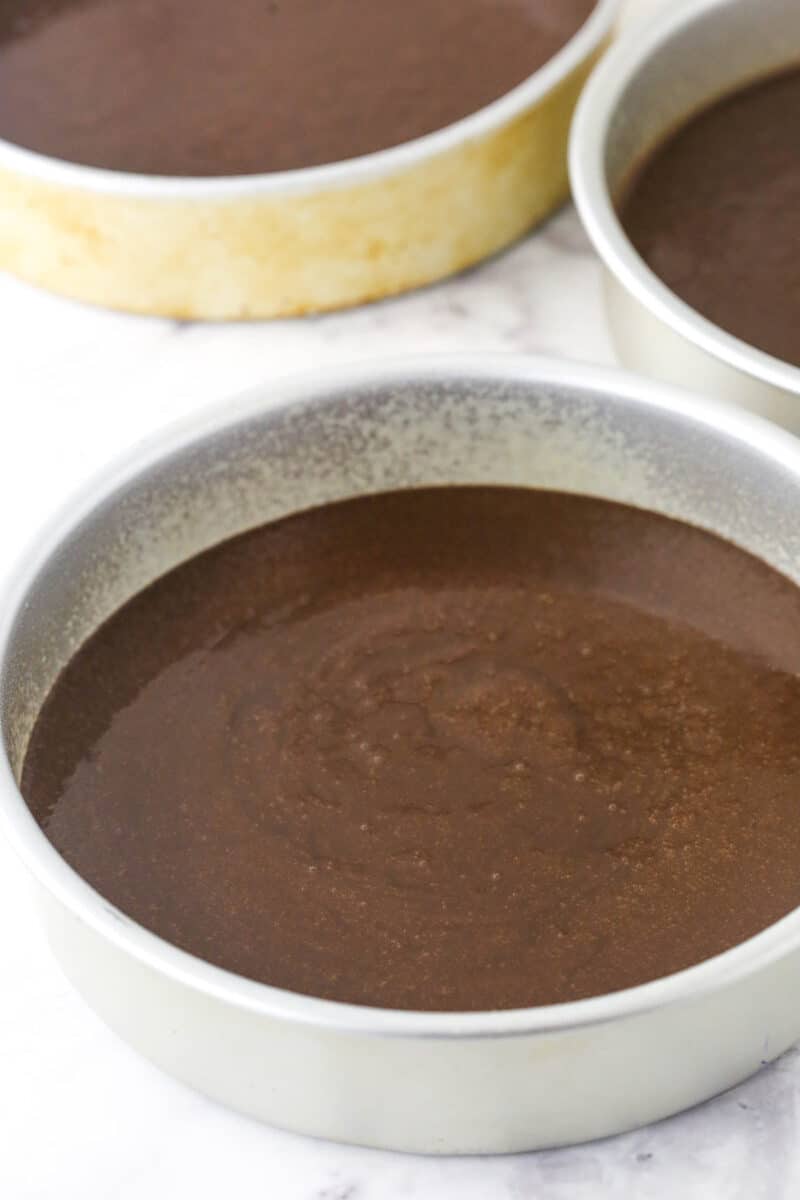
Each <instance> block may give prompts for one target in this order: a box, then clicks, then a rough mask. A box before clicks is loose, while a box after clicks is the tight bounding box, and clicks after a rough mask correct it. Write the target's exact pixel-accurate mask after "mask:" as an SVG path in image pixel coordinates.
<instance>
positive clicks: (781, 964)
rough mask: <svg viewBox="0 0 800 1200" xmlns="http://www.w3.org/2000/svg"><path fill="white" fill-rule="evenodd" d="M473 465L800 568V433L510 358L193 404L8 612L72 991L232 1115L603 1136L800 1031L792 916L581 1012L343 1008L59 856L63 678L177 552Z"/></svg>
mask: <svg viewBox="0 0 800 1200" xmlns="http://www.w3.org/2000/svg"><path fill="white" fill-rule="evenodd" d="M465 483H473V484H477V483H481V484H514V485H522V486H530V487H545V488H556V489H562V490H565V491H568V492H575V493H586V494H590V495H593V496H600V497H608V498H611V499H613V500H617V501H623V502H626V503H630V504H633V505H637V506H640V507H644V508H647V509H650V510H652V511H656V512H660V513H665V514H668V515H669V516H672V517H676V518H680V519H682V520H686V521H689V522H691V523H694V524H696V525H698V526H701V527H703V528H705V529H708V530H712V531H714V532H716V533H718V534H721V535H722V536H724V537H726V538H728V539H731V540H732V541H733V542H736V543H738V544H739V545H741V546H743V547H745V548H746V549H748V550H750V551H752V552H753V553H755V554H757V555H759V556H761V557H762V558H763V559H764V560H765V561H767V562H769V563H771V564H773V565H774V566H775V567H777V568H778V569H780V570H781V571H783V572H784V573H786V574H787V575H788V576H790V577H791V578H793V579H794V580H795V581H797V582H800V444H798V443H796V442H795V440H794V439H793V438H791V437H790V436H789V435H788V434H786V433H785V432H783V431H782V430H779V429H778V428H776V427H774V426H772V425H770V424H769V423H768V422H763V421H760V420H759V419H758V418H756V417H753V416H751V415H749V414H747V413H742V412H738V411H737V410H736V409H734V408H732V407H730V406H725V405H717V404H713V403H711V402H708V401H705V400H703V399H700V398H695V397H692V396H688V395H686V396H684V395H683V394H682V393H679V392H677V391H672V390H669V389H666V388H663V387H661V386H659V385H655V384H649V383H647V382H644V381H642V380H639V379H636V378H634V377H629V376H625V375H622V374H617V373H615V372H611V371H606V372H604V371H601V370H598V369H596V368H590V367H581V366H576V365H572V364H567V363H549V362H546V361H537V360H531V359H516V358H514V357H511V356H508V357H506V356H503V357H498V358H496V359H494V358H491V357H489V358H488V359H487V358H480V359H474V360H471V359H468V358H467V359H457V360H453V361H443V362H442V361H439V360H433V361H430V362H427V361H425V360H420V361H419V363H418V364H413V363H412V364H411V365H409V364H407V363H406V364H404V365H401V366H397V367H386V368H384V369H382V370H376V369H375V368H374V367H370V368H366V367H365V368H363V369H350V370H348V371H341V372H339V373H335V374H326V375H325V376H320V377H318V378H311V379H308V380H305V381H300V382H291V383H290V382H282V383H280V384H275V385H270V386H269V387H265V388H264V389H262V390H261V391H260V392H257V393H255V394H252V395H250V396H248V397H245V398H244V399H242V400H240V401H239V402H235V403H233V404H228V405H226V406H225V407H224V408H217V409H216V410H214V411H211V412H210V413H204V414H203V415H195V416H193V417H192V418H191V419H189V420H188V421H185V422H184V423H183V424H181V425H178V426H176V427H174V428H173V429H172V430H171V431H169V432H168V433H167V434H165V435H160V436H159V438H158V440H157V441H153V442H150V443H149V444H145V445H143V446H141V447H139V448H137V449H136V450H134V451H132V452H130V453H129V454H128V455H127V457H126V458H124V459H123V460H122V461H120V462H119V463H117V465H116V466H114V467H113V468H112V469H111V470H109V471H108V472H107V473H106V474H104V475H103V476H102V477H101V478H99V479H97V480H95V482H93V483H92V484H91V486H90V487H89V488H88V489H87V490H86V491H85V492H84V493H83V494H82V495H81V496H80V497H78V498H77V499H75V500H73V501H72V502H71V503H70V504H69V505H67V506H66V507H65V508H64V509H63V511H61V512H60V513H59V515H58V517H57V519H56V520H55V522H54V523H53V524H52V526H51V527H50V528H49V529H48V530H46V531H45V532H43V533H42V535H41V536H40V537H38V538H37V540H36V543H35V547H34V549H33V551H32V552H31V554H30V556H29V557H28V559H27V561H26V562H25V563H24V564H23V565H22V566H21V567H20V568H19V569H18V570H17V572H16V575H15V578H14V579H13V583H12V585H11V593H10V595H9V596H8V597H7V599H6V603H5V605H4V611H3V613H2V620H0V735H1V736H2V754H1V755H0V824H2V825H3V826H4V827H5V828H6V830H7V832H8V833H9V834H10V837H11V839H12V841H13V843H14V845H15V846H16V848H17V850H18V851H19V853H20V854H21V855H22V857H23V859H24V860H25V862H26V863H27V865H28V867H29V868H30V871H31V873H32V875H33V876H34V878H35V881H36V885H37V887H36V893H37V895H38V899H39V903H40V906H41V911H42V915H43V918H44V923H45V926H46V929H47V933H48V936H49V940H50V942H51V944H52V948H53V951H54V953H55V955H56V957H57V958H58V960H59V961H60V963H61V965H62V967H63V969H64V971H65V972H66V974H67V976H68V977H69V979H70V980H71V981H72V982H73V984H74V985H75V987H76V988H77V989H78V991H79V992H81V993H82V994H83V995H84V997H85V998H86V1000H87V1001H88V1002H89V1004H90V1005H91V1006H92V1007H93V1008H94V1009H95V1010H96V1011H97V1013H98V1014H99V1015H100V1016H101V1017H102V1018H103V1019H104V1020H105V1021H106V1022H107V1023H108V1024H109V1025H110V1026H111V1027H112V1028H113V1029H115V1030H116V1031H117V1032H118V1033H119V1034H120V1035H121V1036H122V1037H123V1038H124V1039H125V1040H126V1041H128V1042H130V1044H131V1045H133V1046H134V1047H136V1048H137V1049H138V1050H139V1051H141V1052H142V1053H143V1054H144V1055H146V1056H147V1057H148V1058H150V1059H151V1060H152V1061H153V1062H155V1063H157V1064H158V1065H160V1066H161V1067H163V1068H164V1070H166V1071H168V1072H170V1073H172V1074H173V1075H176V1076H177V1077H178V1078H180V1079H182V1080H184V1081H185V1082H187V1083H189V1084H191V1085H193V1086H194V1087H196V1088H198V1089H200V1090H201V1091H203V1092H205V1093H207V1094H208V1095H209V1096H212V1097H215V1098H216V1099H218V1100H220V1101H222V1102H224V1103H225V1104H228V1105H230V1106H232V1107H233V1108H236V1109H239V1110H240V1111H242V1112H245V1113H248V1114H251V1115H252V1116H255V1117H258V1118H260V1119H262V1120H264V1121H268V1122H270V1123H273V1124H275V1125H279V1126H283V1127H285V1128H288V1129H292V1130H296V1131H302V1132H305V1133H309V1134H315V1135H318V1136H321V1137H326V1138H333V1139H337V1140H341V1141H347V1142H355V1143H361V1144H364V1145H369V1146H379V1147H390V1148H396V1149H401V1150H408V1151H422V1152H430V1153H489V1152H504V1151H519V1150H527V1149H531V1148H535V1147H542V1146H554V1145H558V1144H561V1143H567V1142H578V1141H583V1140H586V1139H590V1138H598V1137H603V1136H605V1135H608V1134H613V1133H617V1132H620V1131H622V1130H625V1129H630V1128H631V1127H633V1126H637V1125H641V1124H644V1123H646V1122H650V1121H653V1120H655V1119H657V1118H659V1117H664V1116H666V1115H668V1114H670V1113H674V1112H676V1111H677V1110H679V1109H682V1108H685V1107H686V1106H688V1105H691V1104H694V1103H696V1102H697V1101H699V1100H703V1099H705V1098H706V1097H708V1096H711V1095H713V1094H714V1093H716V1092H719V1091H721V1090H722V1089H724V1088H727V1087H730V1086H731V1085H732V1084H734V1083H737V1082H738V1081H739V1080H741V1079H743V1078H744V1077H745V1076H747V1075H749V1074H750V1073H751V1072H753V1071H755V1070H757V1069H758V1067H759V1066H760V1065H762V1064H763V1063H764V1062H766V1061H768V1060H770V1059H772V1058H774V1057H775V1056H776V1055H778V1054H780V1053H781V1052H782V1051H783V1050H785V1049H786V1048H787V1047H788V1046H789V1045H790V1044H791V1043H792V1042H794V1041H795V1040H796V1039H797V1038H798V1037H800V910H798V911H794V912H793V913H791V914H790V915H788V916H787V917H785V918H784V919H783V920H781V921H780V922H778V923H777V924H775V925H773V926H771V927H770V928H768V929H766V930H765V931H764V932H762V933H760V934H758V935H757V936H756V937H754V938H752V939H751V940H749V941H747V942H745V943H742V944H741V945H739V946H736V947H735V948H733V949H731V950H729V951H727V952H726V953H724V954H721V955H720V956H718V957H716V958H714V959H709V960H707V961H705V962H703V963H701V964H699V965H697V966H695V967H692V968H691V969H689V970H686V971H682V972H680V973H679V974H675V975H672V976H670V977H668V978H663V979H659V980H657V981H655V982H652V983H648V984H646V985H644V986H641V987H636V988H633V989H630V990H626V991H621V992H617V993H615V994H612V995H604V996H598V997H595V998H591V999H586V1000H580V1001H577V1002H573V1003H568V1004H557V1005H553V1006H549V1007H541V1008H529V1009H524V1010H516V1011H505V1012H504V1011H498V1012H474V1013H455V1012H454V1013H424V1012H402V1011H391V1010H387V1009H377V1008H368V1007H359V1006H353V1005H346V1004H340V1003H334V1002H331V1001H325V1000H320V999H315V998H313V997H309V996H304V995H298V994H294V993H290V992H287V991H283V990H279V989H277V988H272V987H268V986H265V985H263V984H260V983H255V982H252V981H249V980H247V979H244V978H241V977H238V976H236V975H233V974H230V973H228V972H226V971H224V970H221V969H220V968H218V967H214V966H211V965H209V964H208V963H206V962H203V961H201V960H200V959H198V958H195V957H192V956H190V955H189V954H187V953H185V952H183V951H181V950H179V949H177V948H175V947H174V946H172V945H170V944H168V943H167V942H165V941H163V940H161V939H160V938H159V937H157V936H155V935H154V934H152V933H150V932H148V931H146V930H145V929H143V928H142V927H141V926H139V925H137V924H136V923H135V922H134V921H132V920H131V919H130V918H128V917H127V916H125V915H124V914H123V913H122V912H120V911H118V910H117V909H116V908H114V907H113V906H111V905H110V904H109V903H108V902H107V901H105V900H104V899H103V898H102V897H101V896H100V895H99V894H98V893H97V892H95V891H94V890H93V889H92V888H91V887H90V886H89V885H88V884H87V883H85V882H84V881H83V880H82V879H81V878H80V877H79V876H78V875H77V874H75V873H74V872H73V870H72V869H71V868H70V867H69V866H68V865H67V864H66V862H65V861H64V860H63V859H62V858H61V857H60V856H59V854H58V853H57V852H56V850H55V849H54V848H53V847H52V846H51V844H50V842H49V841H48V840H47V838H46V837H45V836H44V834H43V833H42V831H41V829H40V828H39V826H38V824H37V823H36V821H35V820H34V819H33V817H32V816H31V814H30V812H29V810H28V808H27V807H26V805H25V803H24V801H23V799H22V797H21V795H20V792H19V790H18V779H19V775H20V767H21V763H22V760H23V756H24V753H25V747H26V743H27V740H28V737H29V734H30V731H31V727H32V723H33V722H34V720H35V718H36V715H37V713H38V711H39V709H40V706H41V704H42V701H43V699H44V697H45V695H46V693H47V692H48V690H49V688H50V686H51V684H52V683H53V680H54V678H55V676H56V674H57V673H58V672H59V670H60V669H61V668H62V667H63V666H64V664H65V663H66V662H67V660H68V659H69V658H70V656H71V655H72V654H73V652H74V651H75V650H76V649H77V647H78V646H79V645H80V644H81V643H82V642H83V640H84V639H85V638H86V637H87V636H88V635H89V634H90V633H91V632H92V631H93V630H94V629H95V628H96V627H97V625H98V624H99V623H100V622H101V621H103V619H104V618H106V617H107V616H108V615H109V614H110V613H111V612H112V611H113V610H115V609H116V608H117V607H118V606H119V605H121V604H122V603H123V602H124V601H125V600H127V599H128V598H129V597H130V596H131V595H132V594H134V593H135V592H136V591H138V590H139V589H141V588H142V587H144V586H145V585H146V584H147V583H149V582H150V581H152V580H153V579H154V578H156V577H157V576H159V575H160V574H162V573H163V572H165V571H166V570H168V569H169V568H171V567H173V566H174V565H176V564H177V563H179V562H181V561H183V560H185V559H187V558H189V557H190V556H192V555H195V554H197V553H198V552H200V551H202V550H203V549H205V548H207V547H208V546H210V545H212V544H214V543H217V542H219V541H220V540H221V539H224V538H227V537H230V536H231V535H234V534H236V533H239V532H241V531H243V530H245V529H247V528H250V527H253V526H255V525H257V524H259V523H261V522H263V521H268V520H271V519H274V518H277V517H280V516H282V515H285V514H287V513H290V512H295V511H299V510H301V509H303V508H306V507H309V506H313V505H319V504H322V503H325V502H329V501H334V500H339V499H343V498H345V497H350V496H356V495H361V494H367V493H375V492H380V491H384V490H387V489H396V488H407V487H412V486H416V485H436V484H465ZM43 1036H46V1033H45V1034H44V1035H43Z"/></svg>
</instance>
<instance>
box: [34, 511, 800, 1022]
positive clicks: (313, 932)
mask: <svg viewBox="0 0 800 1200" xmlns="http://www.w3.org/2000/svg"><path fill="white" fill-rule="evenodd" d="M798 672H800V592H798V589H797V588H796V587H795V586H794V585H792V584H791V583H789V582H788V581H787V580H786V579H784V578H783V577H782V576H780V575H778V574H776V573H775V572H773V571H772V570H770V569H769V568H767V567H766V566H765V565H763V564H762V563H760V562H759V561H757V560H756V559H754V558H751V557H749V556H748V555H746V554H744V553H743V552H741V551H739V550H737V549H735V548H734V547H733V546H730V545H728V544H726V543H725V542H723V541H721V540H718V539H717V538H715V537H712V536H710V535H707V534H705V533H702V532H699V531H697V530H695V529H692V528H689V527H688V526H685V525H682V524H678V523H676V522H672V521H669V520H666V519H663V518H660V517H656V516H654V515H652V514H649V513H646V512H641V511H637V510H634V509H631V508H626V507H623V506H619V505H615V504H611V503H606V502H603V501H599V500H592V499H582V498H574V497H568V496H564V495H559V494H553V493H547V492H535V491H527V490H516V489H492V488H452V489H438V490H436V489H434V490H428V491H418V492H405V493H395V494H390V495H385V496H381V497H373V498H370V499H361V500H356V501H351V502H348V503H343V504H339V505H333V506H330V507H327V508H323V509H318V510H316V511H312V512H309V513H306V514H305V515H300V516H296V517H293V518H289V519H286V520H284V521H281V522H278V523H276V524H273V525H268V526H265V527H263V528H261V529H258V530H256V531H254V532H252V533H248V534H246V535H244V536H242V537H239V538H236V539H235V540H232V541H230V542H227V543H225V544H223V545H221V546H219V547H217V548H216V549H212V550H211V551H208V552H207V553H205V554H203V555H202V556H200V557H198V558H196V559H194V560H192V561H190V562H189V563H187V564H186V565H184V566H182V567H180V568H178V569H177V570H175V571H173V572H172V573H171V574H168V575H167V576H165V577H164V578H162V579H161V580H160V581H158V582H157V583H155V584H154V585H152V586H151V587H149V588H148V589H147V590H146V591H144V592H142V593H141V594H140V595H138V596H137V597H135V598H134V599H133V600H132V601H131V602H130V603H129V604H127V605H126V606H125V607H124V608H122V609H121V610H120V611H119V612H118V613H117V614H116V615H115V616H114V617H113V618H112V619H111V620H110V621H108V622H107V623H106V624H105V625H104V626H102V628H101V629H100V630H99V632H97V633H96V634H95V635H94V636H93V637H92V638H91V639H90V640H89V642H88V643H87V644H86V645H85V646H84V647H83V648H82V649H81V650H80V651H79V652H78V654H77V655H76V656H75V658H74V659H73V661H72V662H71V663H70V664H69V665H68V667H67V668H66V670H65V671H64V672H63V674H62V675H61V677H60V678H59V679H58V681H57V682H56V685H55V687H54V689H53V691H52V694H51V695H50V697H49V699H48V700H47V702H46V704H45V706H44V709H43V712H42V714H41V717H40V719H39V721H38V724H37V725H36V728H35V730H34V733H33V737H32V740H31V743H30V748H29V752H28V755H27V760H26V762H25V767H24V775H23V781H22V786H23V791H24V794H25V796H26V797H27V800H28V802H29V804H30V806H31V808H32V810H33V812H34V813H35V815H36V817H37V819H38V820H39V821H40V822H41V824H42V826H43V828H44V830H45V831H46V833H47V836H48V837H49V838H50V840H51V841H52V842H53V844H54V845H55V846H56V847H57V848H58V850H59V851H60V852H61V853H62V854H63V855H64V857H65V858H66V859H67V861H68V862H70V863H71V864H72V865H73V866H74V867H75V869H76V870H77V871H78V872H80V874H81V875H83V876H84V877H85V878H86V879H88V880H89V882H90V883H92V884H93V885H94V886H95V887H96V888H97V889H98V890H99V891H100V892H101V893H102V894H103V895H104V896H106V897H108V899H109V900H111V901H112V902H113V903H114V904H115V905H117V906H118V907H119V908H121V909H122V910H123V911H125V912H126V913H129V914H130V915H131V916H132V917H134V918H135V919H136V920H137V921H139V922H141V923H142V924H143V925H145V926H147V928H149V929H152V930H155V931H156V932H157V933H159V934H161V935H162V936H163V937H165V938H167V939H169V940H170V941H172V942H174V943H176V944H177V945H179V946H182V947H184V948H185V949H187V950H189V951H192V952H193V953H194V954H197V955H199V956H200V957H201V958H205V959H208V960H210V961H211V962H214V963H218V964H220V965H221V966H223V967H227V968H229V969H230V970H232V971H237V972H240V973H241V974H243V975H245V976H250V977H252V978H253V979H260V980H264V981H265V982H267V983H271V984H277V985H279V986H281V987H285V988H291V989H295V990H297V991H300V992H306V993H310V994H313V995H315V996H325V997H330V998H332V999H337V1000H345V1001H354V1002H356V1003H361V1004H372V1005H378V1006H387V1007H398V1008H417V1009H459V1010H465V1009H497V1008H507V1007H517V1006H524V1005H530V1004H547V1003H551V1002H553V1001H560V1000H573V999H576V998H578V997H581V996H590V995H593V994H595V993H600V992H607V991H611V990H614V989H617V988H622V987H626V986H629V985H631V984H638V983H642V982H644V981H645V980H649V979H653V978H654V977H656V976H659V975H664V974H667V973H669V972H672V971H676V970H678V969H679V968H682V967H687V966H689V965H690V964H692V963H696V962H698V961H700V960H701V959H704V958H706V957H707V956H709V955H713V954H716V953H718V952H719V951H721V950H725V949H726V948H728V947H730V946H732V945H734V944H735V943H737V942H740V941H741V940H742V939H744V938H747V937H749V936H750V935H751V934H754V933H756V932H758V931H759V930H761V929H763V928H764V927H765V926H766V925H768V924H769V923H771V922H772V921H774V920H776V918H778V917H781V916H783V915H784V914H785V913H787V912H788V911H789V910H790V909H791V908H793V907H794V906H795V905H797V904H798V903H800V741H799V740H798V729H800V678H799V677H798Z"/></svg>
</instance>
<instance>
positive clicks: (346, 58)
mask: <svg viewBox="0 0 800 1200" xmlns="http://www.w3.org/2000/svg"><path fill="white" fill-rule="evenodd" d="M595 2H596V0H0V137H4V138H7V139H9V140H10V141H12V142H17V143H18V144H19V145H21V146H26V147H28V148H29V149H33V150H39V151H42V152H43V153H45V154H50V155H53V156H54V157H56V158H63V159H69V160H70V161H72V162H78V163H86V164H89V165H90V166H96V167H110V168H113V169H115V170H118V171H140V172H144V173H147V174H156V175H248V174H253V173H258V172H262V171H279V170H284V169H287V168H292V167H309V166H314V165H316V164H319V163H328V162H333V161H336V160H339V159H346V158H352V157H354V156H356V155H360V154H367V153H369V152H370V151H373V150H382V149H384V148H386V147H388V146H394V145H397V144H398V143H400V142H405V141H408V140H410V139H411V138H416V137H419V136H420V135H422V134H425V133H431V132H432V131H433V130H435V129H440V128H442V127H443V126H445V125H449V124H450V123H451V122H453V121H457V120H459V119H460V118H461V117H465V116H467V115H469V114H470V113H473V112H476V111H477V110H478V109H479V108H482V107H483V106H484V105H486V104H489V103H490V102H491V101H492V100H496V99H497V98H498V97H499V96H502V95H503V94H504V93H505V92H508V91H510V90H511V89H512V88H514V87H516V85H517V84H519V83H521V82H522V81H523V80H524V79H525V78H527V76H528V75H530V74H531V73H532V72H533V71H535V70H536V69H537V68H538V67H540V66H542V64H543V63H544V62H546V61H547V59H549V58H551V57H552V55H553V54H555V52H556V51H557V50H559V49H560V48H561V47H562V46H563V45H564V43H565V42H567V41H568V40H569V38H570V37H571V36H572V35H573V34H574V33H575V32H576V31H577V29H578V28H579V27H580V26H581V25H582V24H583V23H584V21H585V20H586V18H587V17H588V16H589V14H590V13H591V11H592V9H593V8H594V7H595Z"/></svg>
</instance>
